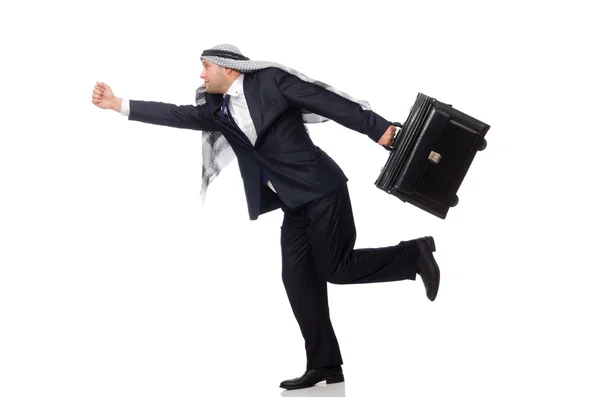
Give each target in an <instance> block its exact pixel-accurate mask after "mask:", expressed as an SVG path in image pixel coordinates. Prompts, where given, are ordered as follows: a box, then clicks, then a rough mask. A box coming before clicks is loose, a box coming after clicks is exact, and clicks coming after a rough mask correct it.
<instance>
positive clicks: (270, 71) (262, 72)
mask: <svg viewBox="0 0 600 397" xmlns="http://www.w3.org/2000/svg"><path fill="white" fill-rule="evenodd" d="M246 73H252V74H255V75H257V76H261V77H262V76H280V75H283V74H289V73H288V72H286V71H285V70H283V69H281V68H278V67H277V66H268V67H266V68H261V69H258V70H254V71H252V72H246Z"/></svg>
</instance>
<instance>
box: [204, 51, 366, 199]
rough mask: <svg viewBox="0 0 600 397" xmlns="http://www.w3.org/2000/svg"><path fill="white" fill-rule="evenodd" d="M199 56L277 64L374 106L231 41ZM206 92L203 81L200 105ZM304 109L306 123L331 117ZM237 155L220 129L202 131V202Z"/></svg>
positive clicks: (225, 62)
mask: <svg viewBox="0 0 600 397" xmlns="http://www.w3.org/2000/svg"><path fill="white" fill-rule="evenodd" d="M200 59H205V60H207V61H209V62H212V63H214V64H216V65H219V66H222V67H225V68H230V69H235V70H239V71H240V72H242V73H246V72H254V71H257V70H260V69H265V68H269V67H276V68H279V69H282V70H284V71H286V72H288V73H291V74H293V75H295V76H297V77H298V78H300V79H302V80H304V81H306V82H309V83H313V84H316V85H319V86H321V87H323V88H325V89H327V90H329V91H332V92H334V93H336V94H338V95H340V96H342V97H344V98H346V99H349V100H351V101H353V102H356V103H358V104H359V105H361V106H362V108H363V109H365V110H371V108H370V105H369V103H368V102H366V101H362V100H357V99H354V98H352V97H351V96H350V95H348V94H346V93H344V92H342V91H339V90H337V89H335V88H333V87H331V86H329V85H328V84H325V83H323V82H320V81H318V80H313V79H311V78H309V77H307V76H305V75H304V74H302V73H300V72H298V71H296V70H294V69H292V68H289V67H287V66H284V65H280V64H278V63H275V62H265V61H252V60H250V59H249V58H247V57H245V56H244V55H242V53H241V52H240V50H239V49H238V48H237V47H236V46H234V45H231V44H220V45H216V46H214V47H213V48H211V49H209V50H205V51H204V52H203V53H202V56H201V57H200ZM205 93H206V88H205V87H204V85H201V86H200V87H198V89H197V90H196V104H197V105H199V106H200V105H203V104H205V103H206V98H205V97H204V95H205ZM301 111H302V119H303V121H304V122H305V123H322V122H325V121H328V120H329V119H327V118H325V117H323V116H321V115H318V114H315V113H311V112H308V111H307V110H304V109H301ZM234 157H235V153H234V152H233V149H231V146H230V145H229V142H227V139H225V137H224V136H223V134H222V133H221V132H220V131H202V188H201V190H200V195H201V197H202V202H203V203H204V198H205V197H206V190H207V189H208V185H209V184H210V183H211V182H212V181H213V179H214V178H216V177H217V175H219V173H220V172H221V170H222V169H223V168H225V166H227V164H229V162H231V160H233V158H234Z"/></svg>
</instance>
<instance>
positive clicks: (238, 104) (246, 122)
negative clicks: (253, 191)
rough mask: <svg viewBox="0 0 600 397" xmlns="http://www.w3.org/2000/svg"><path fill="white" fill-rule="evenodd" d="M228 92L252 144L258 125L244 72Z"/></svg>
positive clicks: (237, 120) (234, 114)
mask: <svg viewBox="0 0 600 397" xmlns="http://www.w3.org/2000/svg"><path fill="white" fill-rule="evenodd" d="M227 94H229V95H230V98H229V110H230V113H231V116H232V117H233V120H235V123H236V124H237V125H238V127H240V129H241V130H242V131H243V132H244V134H246V136H247V137H248V139H250V142H252V145H254V143H256V127H255V126H254V122H253V121H252V118H251V117H250V110H248V103H247V102H246V96H245V95H244V74H243V73H241V74H240V76H239V77H238V78H237V79H236V80H235V81H234V82H233V83H231V86H230V87H229V90H228V91H227ZM223 96H225V95H223ZM121 114H122V115H123V116H129V100H127V99H125V98H123V102H122V103H121ZM267 184H268V185H269V187H270V188H271V189H272V190H273V191H274V192H276V190H275V188H274V187H273V184H271V181H267Z"/></svg>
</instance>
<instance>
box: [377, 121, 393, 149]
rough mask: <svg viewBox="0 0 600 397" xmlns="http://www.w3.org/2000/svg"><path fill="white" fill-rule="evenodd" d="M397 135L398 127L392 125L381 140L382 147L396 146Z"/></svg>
mask: <svg viewBox="0 0 600 397" xmlns="http://www.w3.org/2000/svg"><path fill="white" fill-rule="evenodd" d="M395 134H396V127H395V126H393V125H390V126H389V127H388V129H387V130H386V131H385V132H384V133H383V135H382V136H381V138H380V139H379V142H377V143H379V144H380V145H382V146H392V145H393V144H394V135H395Z"/></svg>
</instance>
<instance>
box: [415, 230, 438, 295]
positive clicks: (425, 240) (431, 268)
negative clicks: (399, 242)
mask: <svg viewBox="0 0 600 397" xmlns="http://www.w3.org/2000/svg"><path fill="white" fill-rule="evenodd" d="M415 241H416V244H417V247H419V252H420V254H421V255H420V257H419V263H418V265H417V266H418V267H417V273H418V274H419V275H420V276H421V279H422V280H423V284H425V292H426V294H427V298H429V300H430V301H432V302H433V301H434V300H435V298H436V297H437V293H438V289H439V287H440V268H439V266H438V264H437V262H436V261H435V258H434V257H433V253H434V252H435V241H434V240H433V237H431V236H426V237H421V238H419V239H417V240H415Z"/></svg>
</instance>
